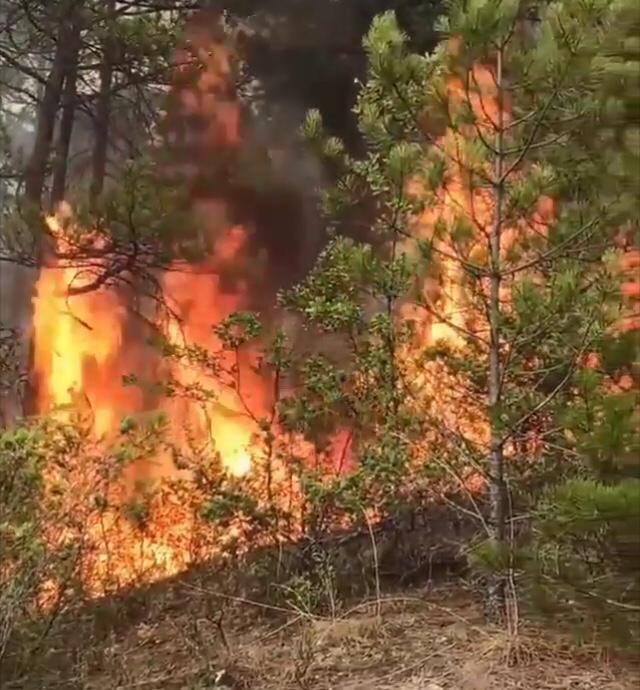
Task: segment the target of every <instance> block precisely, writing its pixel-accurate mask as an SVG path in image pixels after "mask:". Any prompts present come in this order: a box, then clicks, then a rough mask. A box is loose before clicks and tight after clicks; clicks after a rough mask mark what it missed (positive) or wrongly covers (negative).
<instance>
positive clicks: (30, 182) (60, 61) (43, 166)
mask: <svg viewBox="0 0 640 690" xmlns="http://www.w3.org/2000/svg"><path fill="white" fill-rule="evenodd" d="M73 5H74V0H69V1H68V2H66V3H65V4H64V6H63V7H62V10H61V12H60V15H59V18H58V29H57V32H56V39H57V40H56V48H55V53H54V56H53V64H52V65H51V71H50V72H49V76H48V77H47V81H46V84H45V87H44V93H43V95H42V100H41V101H40V105H39V107H38V114H37V118H36V135H35V141H34V143H33V149H32V151H31V157H30V158H29V162H28V163H27V167H26V170H25V198H26V199H27V201H28V202H29V203H30V204H31V205H32V206H33V207H35V208H38V209H39V208H40V207H41V206H42V192H43V190H44V184H45V180H46V179H47V166H48V163H49V154H50V152H51V140H52V138H53V131H54V128H55V122H56V115H57V112H58V105H59V104H60V97H61V94H62V83H63V80H64V74H65V67H66V63H67V54H68V50H69V39H70V33H69V30H70V27H69V23H68V21H67V20H68V17H69V12H70V11H72V9H73Z"/></svg>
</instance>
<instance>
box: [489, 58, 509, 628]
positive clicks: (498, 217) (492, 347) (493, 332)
mask: <svg viewBox="0 0 640 690" xmlns="http://www.w3.org/2000/svg"><path fill="white" fill-rule="evenodd" d="M502 57H503V56H502V49H499V51H498V56H497V66H496V88H497V92H498V95H497V100H498V104H497V105H498V122H497V123H496V124H497V131H496V157H495V167H494V175H495V179H494V202H495V209H494V214H495V215H494V222H493V226H492V228H491V234H490V237H489V254H490V260H491V279H490V288H489V331H490V338H489V391H488V392H489V409H490V425H491V441H490V443H491V447H490V457H489V478H490V489H489V500H490V507H491V512H490V519H489V528H490V531H491V541H492V542H493V543H492V546H493V548H494V550H495V551H496V553H498V554H502V552H503V550H504V543H505V512H506V511H505V503H506V496H505V487H504V449H503V437H502V432H501V430H500V426H499V420H498V418H497V417H498V415H499V409H500V403H501V398H502V391H501V389H502V361H501V353H500V345H501V320H502V311H501V305H500V285H501V280H502V276H501V266H500V250H501V244H502V224H503V204H504V180H503V179H502V177H503V171H504V155H503V153H502V152H503V117H504V112H503V108H504V102H503V101H504V99H503V83H502ZM499 562H501V559H499ZM486 604H487V617H488V618H489V619H492V620H493V621H498V620H501V619H502V618H503V616H504V610H505V576H504V573H503V572H500V571H498V572H496V573H494V574H493V575H492V576H491V577H490V581H489V586H488V591H487V602H486Z"/></svg>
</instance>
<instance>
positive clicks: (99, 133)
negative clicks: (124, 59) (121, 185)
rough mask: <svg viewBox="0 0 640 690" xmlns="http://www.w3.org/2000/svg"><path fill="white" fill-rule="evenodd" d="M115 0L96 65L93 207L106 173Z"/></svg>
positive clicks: (109, 6) (110, 5)
mask: <svg viewBox="0 0 640 690" xmlns="http://www.w3.org/2000/svg"><path fill="white" fill-rule="evenodd" d="M115 9H116V3H115V0H108V2H107V7H106V12H107V29H106V31H107V34H106V37H105V39H104V41H103V44H102V62H101V63H100V90H99V92H98V101H97V106H96V117H95V125H94V126H95V141H94V146H93V159H92V165H91V186H90V189H89V196H90V200H91V204H92V205H95V204H96V203H97V201H98V199H99V198H100V195H101V194H102V190H103V189H104V180H105V176H106V173H107V152H108V147H109V124H110V122H109V121H110V115H111V87H112V84H113V67H114V63H115V57H116V56H115V44H114V38H113V27H112V22H113V21H114V19H115Z"/></svg>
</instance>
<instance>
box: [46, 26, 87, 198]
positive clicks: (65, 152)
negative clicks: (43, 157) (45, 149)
mask: <svg viewBox="0 0 640 690" xmlns="http://www.w3.org/2000/svg"><path fill="white" fill-rule="evenodd" d="M69 38H70V41H69V49H68V51H67V54H66V58H67V59H66V60H65V73H64V91H63V93H62V117H61V119H60V131H59V134H58V142H57V145H56V154H55V160H54V163H53V182H52V185H51V206H52V207H53V208H55V206H56V205H57V204H59V203H60V202H61V201H62V200H63V199H64V196H65V192H66V187H67V169H68V165H69V146H70V144H71V135H72V133H73V125H74V120H75V114H76V101H77V92H76V86H77V80H78V60H79V53H80V19H79V17H77V16H76V17H75V18H74V20H73V27H72V30H71V32H70V36H69Z"/></svg>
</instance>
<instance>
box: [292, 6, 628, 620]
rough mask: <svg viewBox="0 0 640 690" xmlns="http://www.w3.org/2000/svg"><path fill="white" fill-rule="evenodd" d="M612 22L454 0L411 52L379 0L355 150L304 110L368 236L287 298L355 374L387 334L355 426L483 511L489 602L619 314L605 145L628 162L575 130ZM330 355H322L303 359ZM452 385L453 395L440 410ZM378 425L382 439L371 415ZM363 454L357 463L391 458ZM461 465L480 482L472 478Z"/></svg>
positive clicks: (500, 609) (569, 465) (565, 447)
mask: <svg viewBox="0 0 640 690" xmlns="http://www.w3.org/2000/svg"><path fill="white" fill-rule="evenodd" d="M619 27H620V23H619V14H618V7H617V6H615V5H613V4H611V3H609V2H598V1H596V2H589V3H582V2H580V3H579V2H572V1H570V0H569V1H566V2H556V3H551V4H548V5H544V6H535V7H531V6H527V5H525V4H523V3H519V2H501V1H500V2H499V1H490V2H485V1H483V0H477V1H475V2H465V3H462V2H452V3H451V4H450V6H449V12H448V17H447V18H446V19H445V21H444V22H443V23H442V26H441V32H442V35H443V40H442V42H441V44H440V45H439V46H438V48H437V49H436V50H435V51H434V53H433V54H432V55H427V56H422V55H417V54H412V53H410V52H409V51H408V50H407V40H406V37H405V36H404V35H403V33H402V32H401V31H400V30H399V28H398V26H397V23H396V21H395V18H394V16H393V15H392V14H386V15H383V16H381V17H378V18H377V19H376V20H375V21H374V23H373V26H372V28H371V31H370V32H369V34H368V36H367V38H366V39H365V48H366V50H367V53H368V58H369V73H368V81H367V82H366V84H365V85H364V86H363V88H362V90H361V93H360V97H359V100H358V105H357V108H356V113H357V115H358V118H359V124H360V128H361V132H362V134H363V136H364V138H365V140H366V143H367V146H368V151H367V154H366V156H365V157H364V158H363V159H361V160H356V159H353V158H352V157H350V156H348V155H346V154H345V153H344V148H343V147H342V145H341V143H340V142H339V141H337V140H335V139H332V138H327V137H325V136H323V133H322V125H321V122H320V120H319V116H318V115H317V113H311V114H310V116H309V117H308V119H307V122H306V130H307V135H308V136H309V137H310V139H311V140H312V141H314V142H316V145H317V146H318V149H319V151H320V153H321V155H322V156H323V157H324V158H325V160H326V161H327V165H328V168H329V169H331V170H334V171H336V172H337V175H338V177H339V182H338V184H337V185H336V186H335V188H334V189H333V190H332V191H331V192H330V193H329V194H328V196H327V207H328V210H329V211H330V213H331V214H337V215H338V217H339V218H340V221H339V223H336V224H334V225H333V226H332V227H333V230H334V231H340V230H341V228H343V227H344V226H343V225H342V224H347V225H349V224H353V223H356V222H358V221H360V222H362V218H372V219H373V221H372V228H373V231H374V235H375V240H374V241H373V243H371V244H365V245H357V244H354V243H351V242H348V241H345V240H344V239H340V238H337V239H335V240H334V241H332V243H331V244H330V246H329V249H328V250H327V251H326V252H325V254H324V255H323V257H322V261H321V263H320V264H319V265H318V268H317V271H316V272H315V273H314V274H313V276H312V277H311V279H310V280H309V281H308V282H307V283H306V285H305V286H304V287H303V288H301V289H300V290H298V291H297V292H295V293H294V299H292V300H289V302H288V304H289V305H290V306H293V307H295V308H296V309H297V310H298V311H299V312H300V313H301V314H302V315H303V316H304V317H305V318H306V319H307V320H308V322H309V323H310V324H312V325H313V326H314V327H317V326H320V327H321V328H322V329H324V330H329V331H332V332H334V331H340V330H346V331H347V333H348V338H349V342H350V343H352V345H353V348H352V353H351V355H352V357H353V355H354V353H356V357H355V359H351V360H350V366H351V367H352V369H350V374H351V372H354V371H355V372H359V373H360V377H357V376H356V377H355V378H356V380H361V379H362V369H361V363H362V357H361V353H362V352H371V351H372V350H374V349H375V351H376V352H378V353H380V352H384V353H385V356H384V359H383V360H380V359H371V360H369V361H368V362H367V368H366V372H367V375H366V377H364V378H365V379H366V380H368V381H370V382H372V384H373V386H374V389H375V391H376V392H377V394H378V395H382V392H383V391H386V393H385V396H386V397H385V400H386V402H387V404H380V405H377V406H375V407H374V409H375V410H376V412H377V413H378V414H379V416H375V417H374V416H372V415H371V414H370V412H369V411H368V412H367V414H366V415H363V417H364V418H366V419H368V420H369V421H370V422H372V423H370V424H368V425H367V424H364V425H363V431H362V432H361V431H360V427H359V426H357V428H358V434H359V437H360V438H361V439H363V441H362V443H364V447H365V448H371V447H373V448H375V449H377V450H379V449H381V448H385V447H387V448H388V447H389V446H391V445H392V441H391V439H396V440H398V439H401V440H402V444H404V445H402V444H401V445H400V446H397V448H402V449H403V452H402V459H401V460H400V465H399V466H398V467H400V469H399V473H400V474H401V475H402V476H403V477H404V478H406V477H407V476H408V475H407V468H408V467H409V466H410V465H411V463H413V462H415V457H416V455H419V456H420V457H421V458H422V459H423V461H424V463H426V465H429V464H431V465H437V466H438V467H439V468H441V469H442V470H443V471H444V473H445V475H447V476H449V477H452V478H453V481H454V483H455V484H457V486H458V489H460V491H461V494H462V496H461V503H462V504H461V505H460V508H461V510H465V511H468V510H469V507H471V508H472V511H471V512H473V513H475V516H476V518H477V519H478V521H479V523H480V524H481V526H482V531H483V534H484V539H482V541H481V543H480V544H479V546H477V548H476V549H475V556H476V561H477V562H478V563H479V564H484V565H485V566H486V567H488V568H489V575H488V591H487V595H488V596H487V604H488V607H487V612H488V614H489V616H490V617H491V618H498V617H502V616H503V615H504V614H505V613H510V609H509V607H506V608H505V601H506V600H507V599H509V601H510V602H512V603H513V602H514V600H515V588H516V575H517V573H518V572H519V568H520V566H521V563H520V561H519V560H518V550H517V548H516V547H517V541H518V539H517V537H518V535H517V534H516V531H515V528H516V525H517V524H518V519H519V516H518V513H520V512H521V511H522V512H528V511H529V509H530V508H531V506H532V504H533V503H534V502H535V500H536V496H537V495H538V494H539V491H540V490H541V489H542V488H544V487H545V486H546V485H548V483H549V482H550V480H551V479H552V478H553V479H557V478H559V477H567V476H571V475H573V476H576V475H579V474H580V473H581V472H583V468H584V456H583V454H582V453H581V452H580V451H579V450H576V448H575V446H574V445H573V441H568V440H567V436H571V433H570V432H568V431H567V425H568V422H567V410H571V409H574V407H575V406H576V405H578V401H579V400H581V399H583V398H584V396H585V389H584V381H585V378H588V376H589V373H588V371H586V368H585V362H588V361H589V355H590V353H593V352H596V351H598V350H599V349H600V348H601V345H602V343H604V342H605V341H606V340H607V337H608V333H609V332H610V329H611V327H612V324H613V323H614V322H615V321H616V319H617V318H618V312H619V307H618V305H619V293H618V289H617V284H616V281H617V277H616V269H615V263H616V259H617V255H616V252H615V245H614V239H615V237H616V235H617V233H618V232H619V229H620V225H621V221H622V219H623V218H624V217H627V218H628V215H627V214H628V206H627V208H626V209H625V211H622V210H621V209H622V208H623V205H624V204H628V203H629V202H630V199H629V196H628V194H627V195H625V194H622V195H618V196H617V197H616V196H612V194H611V189H610V188H609V187H608V186H606V185H602V182H601V176H602V165H603V161H604V160H605V159H607V160H608V161H609V165H611V166H614V167H615V166H617V169H618V170H619V171H620V173H621V174H622V169H621V168H620V165H619V161H618V160H616V159H614V160H612V159H611V151H610V150H608V151H607V150H605V148H604V147H602V146H601V147H600V148H598V147H595V146H594V141H593V138H588V137H585V133H587V132H600V131H603V130H604V127H605V124H606V120H605V118H604V117H603V112H602V97H603V90H604V89H606V84H607V77H611V75H612V74H614V73H615V66H616V64H619V58H618V57H616V56H615V55H612V54H611V53H610V50H609V46H610V45H611V42H612V41H614V38H613V36H614V35H618V33H617V32H618V31H619ZM623 69H625V68H623ZM627 179H628V178H627ZM627 192H628V187H627ZM372 266H375V270H370V271H367V270H363V267H366V268H369V267H372ZM383 276H385V278H384V279H383ZM365 305H366V306H365ZM372 314H373V316H372ZM365 315H366V317H365ZM372 341H373V342H375V343H376V344H377V345H376V347H375V348H373V346H372ZM363 343H364V345H363ZM328 371H330V368H329V366H328V365H327V364H326V362H323V363H322V364H318V366H317V367H316V369H315V372H316V373H315V376H316V377H317V375H318V373H320V374H321V375H324V374H325V373H326V372H328ZM327 376H328V374H327ZM329 378H331V380H328V379H324V378H323V379H322V385H321V386H319V385H318V382H317V381H316V379H315V378H314V379H313V384H314V386H313V391H314V394H315V393H316V392H317V390H321V391H324V390H327V391H331V395H328V394H325V395H324V396H323V397H322V398H321V399H320V404H318V405H316V406H314V405H312V404H311V402H310V401H309V400H307V399H306V398H305V397H304V395H303V398H302V399H304V400H305V404H304V405H300V407H299V412H298V414H299V417H300V415H302V410H304V411H305V413H306V414H307V417H308V415H309V414H310V412H309V411H310V410H317V414H318V415H321V416H322V418H324V419H326V417H327V415H328V410H331V409H336V406H335V404H334V403H336V402H337V401H338V400H339V401H340V403H343V402H344V393H343V392H341V393H340V394H338V393H336V392H335V389H336V387H337V386H339V385H340V388H339V390H341V391H348V393H350V394H352V395H353V392H355V391H357V387H356V386H355V385H354V383H353V381H354V379H353V378H350V377H349V376H347V377H343V378H342V379H339V378H338V379H336V377H335V376H331V377H329ZM340 381H345V382H346V385H345V384H344V383H343V384H340ZM443 381H445V382H446V383H445V385H444V386H443V385H442V384H443ZM304 382H305V384H306V385H307V390H308V387H309V379H306V380H305V381H304ZM447 386H448V388H449V391H446V390H443V389H444V388H446V387H447ZM303 388H304V386H303ZM458 388H459V389H462V390H463V391H464V392H463V394H462V395H461V396H459V397H458V398H457V399H456V398H455V396H454V395H449V393H450V391H451V390H454V389H458ZM587 394H588V395H592V394H593V391H591V392H589V393H587ZM448 395H449V397H447V396H448ZM362 399H363V397H362V396H361V394H360V393H359V392H358V393H357V394H356V400H357V401H358V402H359V401H360V400H362ZM417 401H420V402H419V403H417ZM463 401H464V403H463ZM456 402H457V404H458V405H461V404H464V406H465V410H466V412H465V413H464V414H460V415H459V416H456V415H455V414H452V409H451V406H452V405H453V404H455V403H456ZM447 405H448V406H449V407H448V409H447ZM338 409H339V408H338ZM346 409H348V410H352V409H354V406H353V401H351V404H350V405H349V406H347V408H346ZM356 409H357V408H356ZM625 410H627V412H625V416H624V419H625V420H627V421H625V422H624V423H625V424H627V426H628V424H629V421H628V420H629V417H628V408H625ZM342 414H344V413H342ZM398 414H400V417H398V416H397V415H398ZM399 418H402V420H403V421H402V423H401V424H400V426H398V420H399ZM391 420H393V421H391ZM473 420H475V423H474V421H473ZM478 420H484V421H483V422H482V421H481V422H480V424H479V426H480V428H478ZM387 425H390V427H391V428H390V429H389V436H388V438H389V442H388V443H387V444H385V442H384V441H383V440H382V439H381V437H380V436H378V435H377V433H376V432H373V433H372V429H375V430H376V431H378V430H381V429H388V426H387ZM434 429H436V430H437V431H434ZM367 435H369V437H370V440H372V444H371V446H368V445H367V443H366V441H364V439H366V437H367ZM396 457H399V456H398V455H397V454H396ZM368 458H369V455H368V454H367V452H365V453H364V456H363V459H362V466H363V467H369V468H372V467H373V468H380V467H385V466H386V465H385V464H384V463H382V462H381V458H380V456H379V455H378V456H376V457H373V456H372V457H371V462H370V463H367V460H368ZM470 468H475V470H476V471H477V473H478V474H479V477H477V479H478V480H479V482H480V484H482V483H484V484H485V485H486V486H487V489H488V491H487V493H488V497H487V499H486V501H485V500H484V498H483V497H482V496H479V497H478V496H474V495H473V492H472V491H471V490H469V485H468V483H465V476H467V477H468V475H469V472H468V471H469V469H470Z"/></svg>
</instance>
